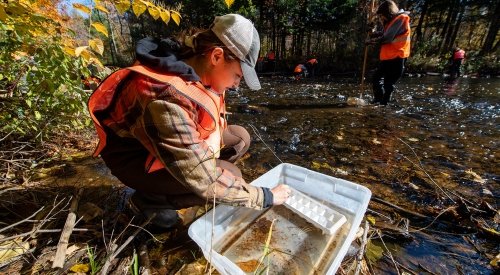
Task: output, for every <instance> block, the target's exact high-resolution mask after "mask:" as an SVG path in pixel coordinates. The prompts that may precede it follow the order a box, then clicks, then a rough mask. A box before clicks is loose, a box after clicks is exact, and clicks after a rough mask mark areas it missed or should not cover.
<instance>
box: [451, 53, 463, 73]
mask: <svg viewBox="0 0 500 275" xmlns="http://www.w3.org/2000/svg"><path fill="white" fill-rule="evenodd" d="M451 59H452V60H451V68H450V77H451V78H457V77H460V75H461V67H462V63H463V60H464V59H465V51H464V50H462V49H460V48H459V47H455V48H454V49H453V53H452V56H451Z"/></svg>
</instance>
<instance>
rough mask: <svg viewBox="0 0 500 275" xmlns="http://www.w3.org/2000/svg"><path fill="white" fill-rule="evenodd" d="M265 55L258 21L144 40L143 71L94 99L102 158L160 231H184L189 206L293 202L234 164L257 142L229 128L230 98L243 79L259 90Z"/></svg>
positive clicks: (110, 82)
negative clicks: (260, 66) (227, 102)
mask: <svg viewBox="0 0 500 275" xmlns="http://www.w3.org/2000/svg"><path fill="white" fill-rule="evenodd" d="M259 49H260V40H259V35H258V33H257V30H256V29H255V27H254V25H253V23H252V22H251V21H250V20H248V19H246V18H245V17H243V16H241V15H238V14H227V15H224V16H218V17H216V18H215V20H214V22H213V24H212V25H211V26H210V28H208V29H205V30H202V31H195V30H193V31H190V32H189V34H188V35H183V36H181V37H180V38H177V39H174V38H171V39H161V40H160V39H153V38H146V39H143V40H140V41H139V42H138V43H137V50H136V56H137V61H136V62H135V63H134V65H133V66H131V67H128V68H126V69H122V70H119V71H117V72H115V73H113V74H112V75H110V76H109V77H108V78H107V79H106V80H105V81H104V82H102V83H101V85H100V86H99V87H98V88H97V89H96V91H95V92H94V93H93V94H92V96H91V97H90V99H89V103H88V105H89V111H90V114H91V117H92V120H93V122H94V126H95V127H96V130H97V134H98V136H99V140H100V141H99V144H98V146H97V149H96V151H95V152H94V156H97V155H99V154H100V155H101V157H102V159H103V160H104V162H105V163H106V165H107V166H108V167H109V169H110V170H111V173H112V174H113V175H114V176H116V177H117V178H118V179H119V180H120V181H121V182H122V183H123V184H125V185H127V186H128V187H130V188H132V189H134V191H135V192H134V193H133V194H132V195H131V196H130V198H129V200H128V206H129V207H130V209H131V210H132V212H134V213H135V214H136V215H137V216H139V217H141V218H143V219H144V220H151V223H152V224H153V225H154V226H155V227H154V228H159V229H168V228H172V227H175V226H176V225H177V224H179V225H180V222H181V221H182V217H180V216H179V212H177V210H179V209H182V208H187V207H191V206H196V205H204V204H206V203H213V202H214V201H215V203H221V204H229V205H232V206H241V207H248V208H254V209H263V208H267V207H270V206H272V205H278V204H282V203H284V202H285V201H286V200H287V199H288V197H289V196H290V193H291V190H290V188H289V187H288V186H287V185H283V184H279V185H277V186H276V187H274V188H272V189H270V188H265V187H258V186H253V185H250V184H248V183H247V182H246V181H245V180H244V179H243V178H242V174H241V171H240V170H239V169H238V167H236V166H235V165H234V162H235V161H236V160H237V159H238V158H240V157H241V156H242V155H243V154H244V153H245V152H246V151H247V149H248V147H249V146H250V135H249V134H248V132H247V131H246V130H245V129H244V128H243V127H241V126H237V125H228V123H227V120H226V117H225V102H224V94H225V91H226V90H228V89H231V88H235V87H238V86H239V84H240V81H241V80H242V78H244V79H245V83H246V84H247V86H248V87H249V88H250V89H251V90H258V89H260V83H259V80H258V78H257V74H256V72H255V70H254V68H255V64H256V62H257V58H258V56H259ZM182 222H184V221H182Z"/></svg>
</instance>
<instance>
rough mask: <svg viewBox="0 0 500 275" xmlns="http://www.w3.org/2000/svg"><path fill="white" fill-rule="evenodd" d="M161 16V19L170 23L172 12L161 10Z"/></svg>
mask: <svg viewBox="0 0 500 275" xmlns="http://www.w3.org/2000/svg"><path fill="white" fill-rule="evenodd" d="M160 17H161V20H162V21H163V22H165V24H168V22H169V21H170V12H169V11H168V10H161V12H160Z"/></svg>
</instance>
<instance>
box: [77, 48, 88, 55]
mask: <svg viewBox="0 0 500 275" xmlns="http://www.w3.org/2000/svg"><path fill="white" fill-rule="evenodd" d="M88 47H89V46H81V47H78V48H76V49H75V55H76V56H77V57H78V56H80V55H82V53H83V52H84V51H86V50H87V48H88Z"/></svg>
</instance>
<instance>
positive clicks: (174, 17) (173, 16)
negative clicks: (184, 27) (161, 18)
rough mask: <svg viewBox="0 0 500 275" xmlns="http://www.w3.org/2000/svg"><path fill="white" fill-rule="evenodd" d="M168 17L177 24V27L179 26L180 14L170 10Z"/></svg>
mask: <svg viewBox="0 0 500 275" xmlns="http://www.w3.org/2000/svg"><path fill="white" fill-rule="evenodd" d="M170 16H171V17H172V19H173V20H174V22H175V24H177V26H179V24H180V23H181V14H180V13H179V12H177V11H174V10H171V11H170Z"/></svg>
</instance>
